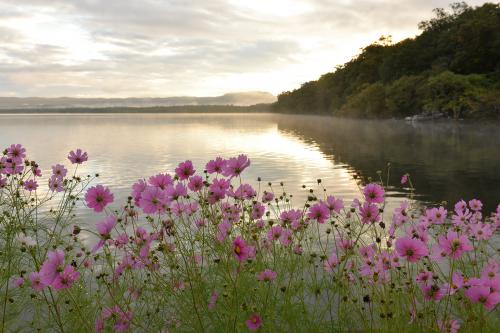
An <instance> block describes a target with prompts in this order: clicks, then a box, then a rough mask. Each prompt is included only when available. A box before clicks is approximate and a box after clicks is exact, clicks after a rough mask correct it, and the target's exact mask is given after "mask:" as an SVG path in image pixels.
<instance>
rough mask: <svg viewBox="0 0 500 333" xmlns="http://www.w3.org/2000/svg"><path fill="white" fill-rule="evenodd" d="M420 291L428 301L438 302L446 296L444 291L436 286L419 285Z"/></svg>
mask: <svg viewBox="0 0 500 333" xmlns="http://www.w3.org/2000/svg"><path fill="white" fill-rule="evenodd" d="M420 289H421V290H422V293H423V294H424V298H425V299H426V300H428V301H439V300H440V299H442V298H443V297H444V296H445V294H446V291H445V289H444V288H441V287H440V286H438V285H436V284H421V285H420Z"/></svg>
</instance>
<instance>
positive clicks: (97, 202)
mask: <svg viewBox="0 0 500 333" xmlns="http://www.w3.org/2000/svg"><path fill="white" fill-rule="evenodd" d="M113 200H114V196H113V194H112V193H111V192H110V190H109V189H108V188H107V187H104V186H102V185H97V186H93V187H91V188H89V189H88V190H87V193H86V194H85V202H86V203H87V207H89V208H92V209H94V212H97V213H100V212H102V211H103V209H104V207H106V206H107V205H108V204H110V203H112V202H113Z"/></svg>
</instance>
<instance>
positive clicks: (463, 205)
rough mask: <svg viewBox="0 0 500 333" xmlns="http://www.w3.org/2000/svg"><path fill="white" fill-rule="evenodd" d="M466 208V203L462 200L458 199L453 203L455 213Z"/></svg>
mask: <svg viewBox="0 0 500 333" xmlns="http://www.w3.org/2000/svg"><path fill="white" fill-rule="evenodd" d="M466 208H467V203H466V202H465V201H464V200H460V201H458V202H457V203H456V204H455V213H457V214H458V213H460V212H464V211H465V209H466Z"/></svg>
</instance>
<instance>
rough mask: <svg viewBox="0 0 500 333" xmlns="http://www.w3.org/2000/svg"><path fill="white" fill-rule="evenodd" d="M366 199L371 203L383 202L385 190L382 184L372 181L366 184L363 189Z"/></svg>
mask: <svg viewBox="0 0 500 333" xmlns="http://www.w3.org/2000/svg"><path fill="white" fill-rule="evenodd" d="M363 194H364V195H365V200H366V201H367V202H369V203H383V202H384V194H385V191H384V189H383V187H382V186H380V185H378V184H375V183H371V184H368V185H366V186H365V188H364V190H363Z"/></svg>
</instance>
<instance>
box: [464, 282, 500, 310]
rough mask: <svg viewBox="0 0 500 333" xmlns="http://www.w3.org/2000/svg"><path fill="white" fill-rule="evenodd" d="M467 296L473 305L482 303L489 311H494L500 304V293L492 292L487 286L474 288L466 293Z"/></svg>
mask: <svg viewBox="0 0 500 333" xmlns="http://www.w3.org/2000/svg"><path fill="white" fill-rule="evenodd" d="M465 296H466V297H467V298H468V299H470V300H471V302H472V303H481V304H483V305H484V307H485V308H486V309H488V310H493V309H494V308H495V306H496V305H497V304H498V303H500V292H497V291H494V292H492V291H491V289H490V287H487V286H484V285H483V286H472V287H470V288H469V289H468V290H466V291H465Z"/></svg>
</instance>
